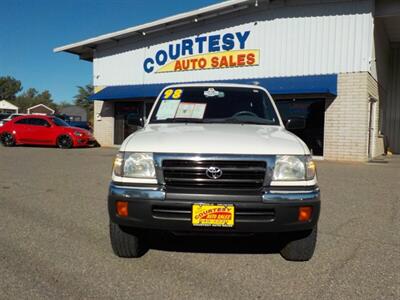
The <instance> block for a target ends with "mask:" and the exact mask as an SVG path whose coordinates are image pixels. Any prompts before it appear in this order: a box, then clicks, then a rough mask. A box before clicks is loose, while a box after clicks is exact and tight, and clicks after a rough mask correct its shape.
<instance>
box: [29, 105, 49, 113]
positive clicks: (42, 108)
mask: <svg viewBox="0 0 400 300" xmlns="http://www.w3.org/2000/svg"><path fill="white" fill-rule="evenodd" d="M27 112H28V114H41V115H52V114H54V113H55V111H54V109H51V108H50V107H48V106H46V105H44V104H37V105H35V106H32V107H29V108H28V109H27Z"/></svg>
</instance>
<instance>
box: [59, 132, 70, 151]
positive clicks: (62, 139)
mask: <svg viewBox="0 0 400 300" xmlns="http://www.w3.org/2000/svg"><path fill="white" fill-rule="evenodd" d="M73 145H74V142H73V141H72V138H71V137H70V136H68V135H61V136H59V137H58V139H57V147H58V148H61V149H70V148H72V146H73Z"/></svg>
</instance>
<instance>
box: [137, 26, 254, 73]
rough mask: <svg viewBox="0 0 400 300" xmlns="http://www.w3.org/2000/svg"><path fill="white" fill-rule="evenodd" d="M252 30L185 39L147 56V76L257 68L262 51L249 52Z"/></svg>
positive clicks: (145, 65)
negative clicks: (249, 39)
mask: <svg viewBox="0 0 400 300" xmlns="http://www.w3.org/2000/svg"><path fill="white" fill-rule="evenodd" d="M250 34H251V32H250V31H237V32H228V33H224V34H211V35H200V36H197V37H194V38H187V39H182V40H181V41H179V42H175V43H170V44H167V45H165V46H164V47H163V48H162V49H158V51H156V52H155V55H154V56H149V57H146V58H145V60H144V62H143V68H144V71H145V72H146V73H167V72H183V71H195V70H207V69H222V68H237V67H251V66H258V65H259V62H260V50H259V49H247V47H246V44H247V41H248V38H249V36H250Z"/></svg>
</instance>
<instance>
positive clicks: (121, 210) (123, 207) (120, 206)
mask: <svg viewBox="0 0 400 300" xmlns="http://www.w3.org/2000/svg"><path fill="white" fill-rule="evenodd" d="M115 205H116V207H117V214H118V215H119V216H120V217H127V216H128V202H126V201H117V202H116V204H115Z"/></svg>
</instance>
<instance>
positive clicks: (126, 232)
mask: <svg viewBox="0 0 400 300" xmlns="http://www.w3.org/2000/svg"><path fill="white" fill-rule="evenodd" d="M110 239H111V246H112V249H113V251H114V254H115V255H117V256H119V257H129V258H131V257H141V256H143V255H144V254H145V253H146V252H147V250H148V248H147V246H146V242H145V240H144V237H143V235H142V234H140V233H139V232H137V231H135V230H133V229H130V228H127V227H122V226H120V225H118V224H115V223H113V222H111V221H110Z"/></svg>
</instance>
